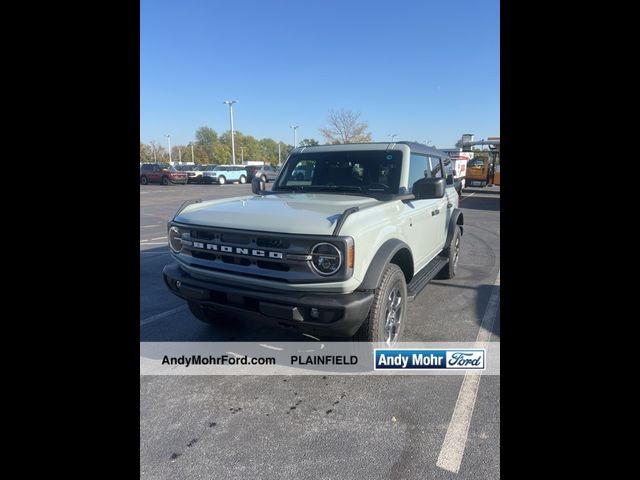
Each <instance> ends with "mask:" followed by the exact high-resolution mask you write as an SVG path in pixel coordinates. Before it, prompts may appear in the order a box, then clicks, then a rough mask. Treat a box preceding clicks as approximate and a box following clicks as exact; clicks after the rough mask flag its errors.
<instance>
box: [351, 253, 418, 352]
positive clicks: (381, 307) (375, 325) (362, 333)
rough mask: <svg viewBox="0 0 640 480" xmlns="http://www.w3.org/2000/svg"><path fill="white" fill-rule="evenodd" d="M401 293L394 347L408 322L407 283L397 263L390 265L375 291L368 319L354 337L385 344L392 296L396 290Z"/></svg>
mask: <svg viewBox="0 0 640 480" xmlns="http://www.w3.org/2000/svg"><path fill="white" fill-rule="evenodd" d="M396 289H397V291H398V292H399V293H400V304H399V307H400V313H399V316H400V321H399V322H398V323H399V325H398V328H397V330H396V332H397V333H396V336H395V338H394V339H393V340H392V341H391V342H390V343H389V345H393V344H394V343H395V342H398V341H399V340H400V339H401V338H402V333H403V331H404V327H405V324H406V322H407V315H406V311H407V282H406V280H405V277H404V273H403V272H402V269H401V268H400V267H399V266H398V265H396V264H395V263H390V264H389V265H388V266H387V268H386V270H385V271H384V274H383V275H382V280H380V285H379V286H378V288H376V290H375V294H374V297H373V303H372V304H371V310H370V311H369V315H368V316H367V319H366V320H365V321H364V323H363V324H362V326H361V327H360V329H359V330H358V331H357V332H356V334H355V335H354V336H353V339H354V340H355V341H359V342H383V343H384V342H385V337H386V334H385V321H386V318H387V315H388V313H389V310H388V308H389V300H390V296H391V295H392V294H393V293H394V290H396Z"/></svg>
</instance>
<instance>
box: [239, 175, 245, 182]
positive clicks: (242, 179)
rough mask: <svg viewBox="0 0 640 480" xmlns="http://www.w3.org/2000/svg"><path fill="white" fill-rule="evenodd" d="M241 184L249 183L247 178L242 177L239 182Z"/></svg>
mask: <svg viewBox="0 0 640 480" xmlns="http://www.w3.org/2000/svg"><path fill="white" fill-rule="evenodd" d="M238 181H239V182H240V183H247V177H245V176H244V175H241V176H240V180H238Z"/></svg>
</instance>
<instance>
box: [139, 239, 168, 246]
mask: <svg viewBox="0 0 640 480" xmlns="http://www.w3.org/2000/svg"><path fill="white" fill-rule="evenodd" d="M143 242H147V243H145V245H166V244H167V242H150V241H149V240H140V243H143Z"/></svg>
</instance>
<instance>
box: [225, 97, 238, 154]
mask: <svg viewBox="0 0 640 480" xmlns="http://www.w3.org/2000/svg"><path fill="white" fill-rule="evenodd" d="M222 103H225V104H227V105H229V121H230V122H231V161H232V162H233V164H234V165H235V164H236V145H235V142H234V140H233V104H234V103H238V101H237V100H225V101H224V102H222Z"/></svg>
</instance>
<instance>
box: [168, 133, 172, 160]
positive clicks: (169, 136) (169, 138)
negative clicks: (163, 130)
mask: <svg viewBox="0 0 640 480" xmlns="http://www.w3.org/2000/svg"><path fill="white" fill-rule="evenodd" d="M167 142H169V165H171V164H172V162H171V135H167Z"/></svg>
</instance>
